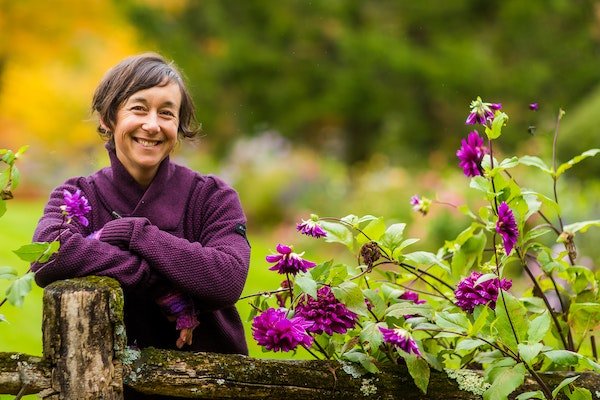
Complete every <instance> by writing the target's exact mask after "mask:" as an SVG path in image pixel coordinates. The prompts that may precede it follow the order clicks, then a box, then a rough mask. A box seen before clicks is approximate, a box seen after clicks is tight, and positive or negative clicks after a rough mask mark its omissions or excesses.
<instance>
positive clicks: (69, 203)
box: [60, 189, 92, 226]
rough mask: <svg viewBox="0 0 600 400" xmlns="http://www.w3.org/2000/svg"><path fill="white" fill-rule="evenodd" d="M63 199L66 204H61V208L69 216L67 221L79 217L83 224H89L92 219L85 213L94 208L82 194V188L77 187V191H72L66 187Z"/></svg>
mask: <svg viewBox="0 0 600 400" xmlns="http://www.w3.org/2000/svg"><path fill="white" fill-rule="evenodd" d="M63 199H64V202H65V204H63V205H62V206H60V209H61V210H62V212H63V214H64V215H66V216H67V223H69V222H71V220H73V219H77V220H78V221H79V223H80V224H81V225H83V226H88V225H89V223H90V221H88V219H87V218H86V217H85V215H86V214H87V213H89V212H90V211H91V210H92V207H90V205H89V203H88V200H87V199H86V198H85V196H84V195H83V194H81V190H79V189H77V190H76V191H75V193H71V192H69V191H68V190H66V189H65V190H64V191H63Z"/></svg>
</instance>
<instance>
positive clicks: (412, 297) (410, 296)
mask: <svg viewBox="0 0 600 400" xmlns="http://www.w3.org/2000/svg"><path fill="white" fill-rule="evenodd" d="M399 299H401V300H409V301H412V302H413V303H415V304H423V303H427V301H425V300H422V299H419V295H418V294H417V293H415V292H412V291H410V290H407V291H406V292H404V293H402V294H401V295H400V297H399ZM416 316H417V314H408V315H404V318H406V319H408V318H413V317H416Z"/></svg>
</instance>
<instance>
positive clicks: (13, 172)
mask: <svg viewBox="0 0 600 400" xmlns="http://www.w3.org/2000/svg"><path fill="white" fill-rule="evenodd" d="M10 180H11V188H12V189H16V188H17V187H18V186H19V183H20V182H21V172H20V171H19V169H18V168H17V167H16V166H13V167H12V168H11V169H10Z"/></svg>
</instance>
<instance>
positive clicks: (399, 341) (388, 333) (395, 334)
mask: <svg viewBox="0 0 600 400" xmlns="http://www.w3.org/2000/svg"><path fill="white" fill-rule="evenodd" d="M379 331H380V332H381V334H382V335H383V341H384V342H386V343H389V344H391V345H393V346H395V347H397V348H399V349H400V350H403V351H405V352H406V353H408V354H411V353H412V354H414V355H416V356H421V352H420V351H419V346H417V343H416V342H415V341H414V340H413V339H412V338H411V337H410V335H409V334H408V332H407V331H406V330H404V329H402V328H396V329H388V328H382V327H379Z"/></svg>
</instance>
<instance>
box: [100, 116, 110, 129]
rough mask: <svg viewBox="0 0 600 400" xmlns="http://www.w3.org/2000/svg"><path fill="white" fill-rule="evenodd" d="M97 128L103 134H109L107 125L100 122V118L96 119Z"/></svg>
mask: <svg viewBox="0 0 600 400" xmlns="http://www.w3.org/2000/svg"><path fill="white" fill-rule="evenodd" d="M98 128H100V130H101V131H102V132H103V133H110V128H109V127H108V125H107V124H105V123H104V121H103V120H102V118H99V119H98Z"/></svg>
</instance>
